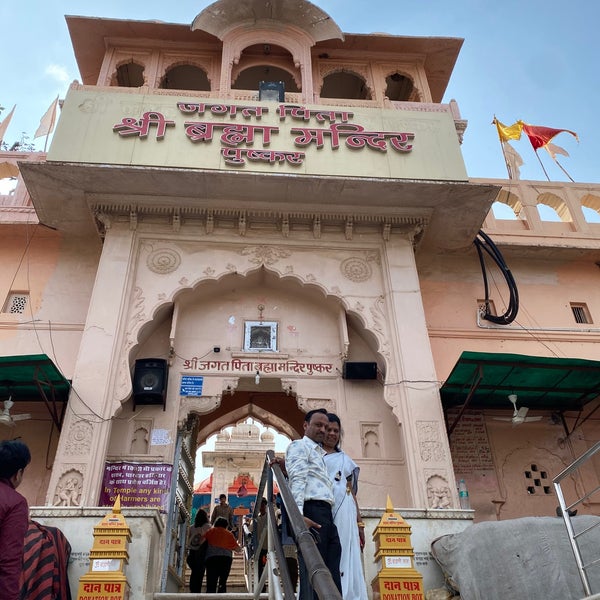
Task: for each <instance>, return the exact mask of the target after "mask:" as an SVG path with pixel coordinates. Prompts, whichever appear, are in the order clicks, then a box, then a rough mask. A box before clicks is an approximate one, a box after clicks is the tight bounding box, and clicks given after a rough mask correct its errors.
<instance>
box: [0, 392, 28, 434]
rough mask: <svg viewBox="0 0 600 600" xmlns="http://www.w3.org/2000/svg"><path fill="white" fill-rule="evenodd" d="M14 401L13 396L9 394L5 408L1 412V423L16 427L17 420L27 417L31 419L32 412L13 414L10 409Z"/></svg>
mask: <svg viewBox="0 0 600 600" xmlns="http://www.w3.org/2000/svg"><path fill="white" fill-rule="evenodd" d="M13 404H14V402H13V401H12V396H9V398H8V400H5V401H4V410H3V411H2V412H0V424H1V425H8V426H9V427H14V426H15V425H16V422H17V421H25V420H26V419H31V415H30V414H21V415H11V414H10V409H11V408H12V407H13Z"/></svg>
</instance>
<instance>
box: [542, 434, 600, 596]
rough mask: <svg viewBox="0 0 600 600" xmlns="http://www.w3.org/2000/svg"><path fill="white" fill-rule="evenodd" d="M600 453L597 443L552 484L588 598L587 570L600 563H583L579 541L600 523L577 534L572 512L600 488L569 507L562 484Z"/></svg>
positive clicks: (581, 497) (589, 592)
mask: <svg viewBox="0 0 600 600" xmlns="http://www.w3.org/2000/svg"><path fill="white" fill-rule="evenodd" d="M599 451H600V442H597V443H596V444H594V445H593V446H592V447H591V448H590V449H589V450H587V452H584V453H583V454H582V455H581V456H580V457H579V458H577V459H576V460H575V461H574V462H573V463H571V464H570V465H569V466H568V467H567V468H566V469H564V470H563V471H561V472H560V473H559V474H558V475H557V476H556V477H554V478H553V480H552V483H553V484H554V491H555V492H556V496H557V498H558V504H559V507H560V512H561V515H562V518H563V520H564V522H565V527H566V528H567V533H568V535H569V542H570V544H571V549H572V550H573V554H574V556H575V563H576V564H577V570H578V571H579V576H580V577H581V583H582V585H583V590H584V592H585V594H586V596H590V595H591V593H592V590H591V587H590V582H589V579H588V576H587V573H586V569H588V568H589V567H592V566H594V565H597V564H598V563H599V562H600V561H599V560H594V561H592V562H589V563H587V564H585V563H584V562H583V558H582V556H581V551H580V549H579V543H578V539H579V538H581V536H583V535H584V534H586V533H588V532H589V531H591V530H592V529H595V528H596V527H597V526H598V525H600V523H597V524H595V525H592V526H590V527H587V528H586V529H584V530H583V531H580V532H578V533H575V529H574V528H573V523H572V521H571V515H570V511H571V510H572V509H573V508H574V507H575V506H578V505H579V504H581V503H582V502H584V501H585V500H587V499H588V498H590V496H592V495H593V494H595V493H596V492H597V491H598V490H600V486H599V487H596V488H595V489H594V490H592V491H591V492H588V493H587V494H584V495H583V496H580V497H578V498H577V500H576V501H575V502H573V503H572V504H569V505H567V503H566V501H565V497H564V494H563V491H562V488H561V485H560V482H561V481H562V480H563V479H565V478H566V477H569V476H570V475H572V474H574V473H575V472H576V471H578V470H579V469H580V468H581V467H582V466H583V465H585V464H586V463H587V462H588V461H589V460H590V459H591V458H592V456H594V455H595V454H596V453H597V452H599Z"/></svg>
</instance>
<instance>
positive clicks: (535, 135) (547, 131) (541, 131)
mask: <svg viewBox="0 0 600 600" xmlns="http://www.w3.org/2000/svg"><path fill="white" fill-rule="evenodd" d="M523 131H524V132H525V134H526V135H527V137H528V138H529V141H530V142H531V145H532V146H533V149H534V150H537V149H538V148H541V147H542V146H545V145H546V144H547V143H548V142H549V141H550V140H551V139H552V138H553V137H555V136H557V135H558V134H559V133H562V132H563V131H564V132H566V133H570V134H571V135H573V136H575V139H576V140H577V141H579V138H578V137H577V134H576V133H575V132H574V131H571V130H570V129H553V128H552V127H542V126H539V125H528V124H527V123H523Z"/></svg>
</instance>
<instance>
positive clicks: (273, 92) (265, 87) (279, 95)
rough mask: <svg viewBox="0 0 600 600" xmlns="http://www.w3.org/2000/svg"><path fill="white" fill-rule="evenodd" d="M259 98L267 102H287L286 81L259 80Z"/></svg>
mask: <svg viewBox="0 0 600 600" xmlns="http://www.w3.org/2000/svg"><path fill="white" fill-rule="evenodd" d="M258 99H259V100H262V101H266V102H269V101H270V102H285V83H284V82H283V81H259V82H258Z"/></svg>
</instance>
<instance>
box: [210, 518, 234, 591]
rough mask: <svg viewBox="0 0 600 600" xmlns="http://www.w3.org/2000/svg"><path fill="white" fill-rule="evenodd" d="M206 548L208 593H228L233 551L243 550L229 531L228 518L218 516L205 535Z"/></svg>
mask: <svg viewBox="0 0 600 600" xmlns="http://www.w3.org/2000/svg"><path fill="white" fill-rule="evenodd" d="M204 539H205V540H206V541H207V543H208V546H207V548H206V593H207V594H214V593H216V592H218V593H219V594H225V593H227V578H228V577H229V572H230V571H231V563H232V562H233V554H232V552H241V551H242V547H241V546H240V545H239V544H238V543H237V540H236V539H235V537H234V536H233V533H231V531H227V520H226V519H225V518H224V517H217V520H216V521H215V524H214V527H212V528H211V529H209V530H208V531H207V532H206V534H205V535H204Z"/></svg>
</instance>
